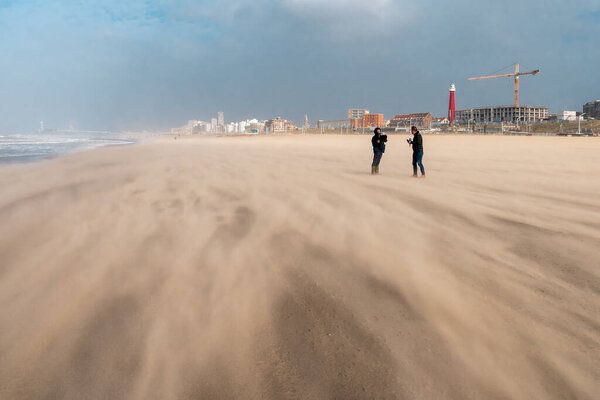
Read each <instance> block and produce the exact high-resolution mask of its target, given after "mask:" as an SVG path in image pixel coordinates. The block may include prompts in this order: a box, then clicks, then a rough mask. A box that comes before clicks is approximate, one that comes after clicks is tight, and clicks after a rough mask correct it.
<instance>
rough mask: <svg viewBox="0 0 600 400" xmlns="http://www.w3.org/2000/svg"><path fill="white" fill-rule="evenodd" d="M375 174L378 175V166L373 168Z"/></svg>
mask: <svg viewBox="0 0 600 400" xmlns="http://www.w3.org/2000/svg"><path fill="white" fill-rule="evenodd" d="M375 174H377V175H379V165H378V166H376V167H375Z"/></svg>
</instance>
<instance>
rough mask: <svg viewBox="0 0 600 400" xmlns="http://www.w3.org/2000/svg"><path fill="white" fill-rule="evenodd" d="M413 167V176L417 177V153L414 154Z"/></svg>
mask: <svg viewBox="0 0 600 400" xmlns="http://www.w3.org/2000/svg"><path fill="white" fill-rule="evenodd" d="M412 166H413V176H417V153H415V152H413V159H412Z"/></svg>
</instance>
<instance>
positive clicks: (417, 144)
mask: <svg viewBox="0 0 600 400" xmlns="http://www.w3.org/2000/svg"><path fill="white" fill-rule="evenodd" d="M411 131H412V134H413V138H412V139H408V145H409V146H412V150H413V156H412V166H413V177H415V178H416V177H417V164H418V165H419V168H420V169H421V178H425V168H424V167H423V136H421V133H420V132H419V130H418V129H417V127H416V126H413V127H412V128H411Z"/></svg>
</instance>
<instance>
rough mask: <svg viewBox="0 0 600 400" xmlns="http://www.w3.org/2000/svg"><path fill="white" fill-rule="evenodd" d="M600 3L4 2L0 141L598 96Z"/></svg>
mask: <svg viewBox="0 0 600 400" xmlns="http://www.w3.org/2000/svg"><path fill="white" fill-rule="evenodd" d="M599 12H600V2H599V1H585V0H580V1H574V2H569V3H568V4H567V3H566V2H559V1H555V0H550V1H541V0H529V1H515V0H508V1H505V2H502V3H499V2H493V1H487V0H484V1H477V2H475V1H464V0H458V1H455V2H442V1H438V0H426V1H420V2H417V1H412V0H409V1H393V0H370V1H362V0H345V1H342V0H333V1H332V0H329V1H325V0H253V1H251V0H237V1H236V0H232V1H214V0H213V1H192V0H187V1H185V0H176V1H128V2H123V1H116V0H109V1H90V2H85V4H83V2H80V1H74V0H72V1H69V0H66V1H38V0H24V1H19V2H15V1H10V2H9V1H1V0H0V26H1V27H2V29H1V32H0V50H1V51H2V58H1V59H0V79H1V83H2V92H3V95H2V97H1V100H0V102H1V103H0V131H3V132H5V131H14V130H33V129H35V127H36V126H37V123H38V121H39V120H42V119H44V120H45V121H47V125H48V126H56V127H66V126H68V125H69V124H72V125H74V126H76V127H79V128H89V129H92V128H94V129H165V128H169V127H171V126H175V125H180V124H182V123H183V122H185V120H187V119H192V118H198V119H208V118H210V117H211V116H213V115H215V114H216V112H217V111H218V110H224V111H225V113H226V118H227V119H228V120H231V119H241V118H247V117H252V116H256V117H258V118H270V117H273V116H277V115H280V116H282V117H287V118H291V119H294V120H295V121H300V120H301V119H302V118H303V116H304V114H308V115H309V117H310V118H311V120H312V121H314V120H316V119H338V118H344V116H345V109H346V108H348V107H366V108H369V109H371V110H372V111H374V112H383V113H385V115H386V117H390V116H393V115H392V114H395V113H400V112H402V113H404V112H419V111H431V112H432V113H434V114H436V115H444V114H445V109H446V106H447V89H448V86H449V84H450V83H451V82H455V83H456V84H457V87H458V92H457V106H458V107H459V108H460V107H471V106H478V105H493V104H510V103H511V102H512V84H511V82H510V81H509V80H507V79H501V80H490V81H479V82H467V81H466V78H467V77H469V76H474V75H483V74H488V73H493V72H495V71H496V70H498V69H499V68H501V67H503V66H506V65H508V64H511V63H513V62H515V61H520V62H521V65H522V69H525V68H540V69H541V70H542V73H541V74H540V75H538V76H535V77H527V78H523V80H522V93H521V95H522V103H523V104H531V105H547V106H550V107H552V108H553V109H554V110H556V111H558V110H562V109H580V108H581V104H582V103H584V102H586V101H589V100H591V99H595V98H598V97H600V93H599V91H600V76H599V75H598V73H597V72H596V69H597V65H598V62H599V61H600V52H598V40H597V38H598V35H599V34H600V27H599V26H600V23H599V21H598V20H599V18H598V13H599Z"/></svg>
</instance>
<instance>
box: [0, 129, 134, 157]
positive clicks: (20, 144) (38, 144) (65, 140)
mask: <svg viewBox="0 0 600 400" xmlns="http://www.w3.org/2000/svg"><path fill="white" fill-rule="evenodd" d="M135 142H136V140H135V139H131V138H127V137H125V136H124V135H121V134H117V133H82V132H44V133H33V134H14V135H13V134H4V135H0V165H2V164H17V163H30V162H36V161H42V160H46V159H49V158H52V157H56V156H59V155H61V154H67V153H74V152H77V151H83V150H89V149H93V148H96V147H104V146H119V145H128V144H133V143H135Z"/></svg>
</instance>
